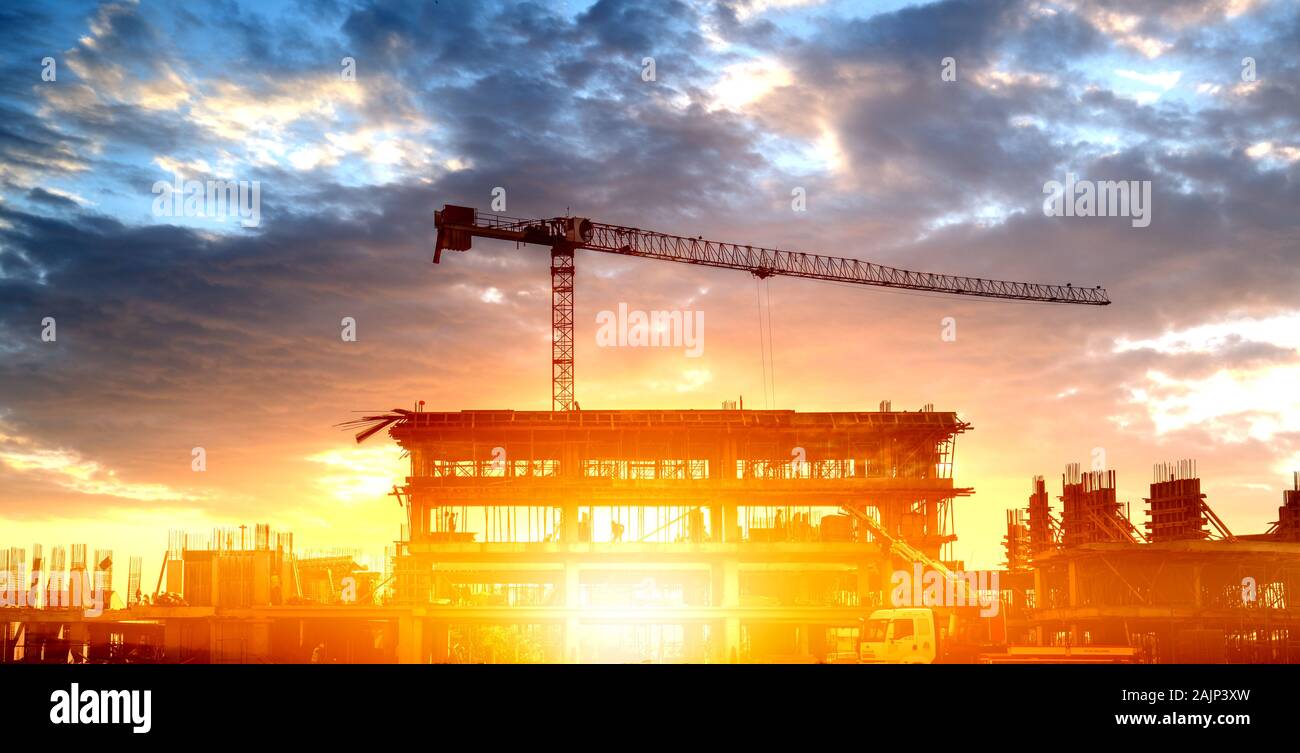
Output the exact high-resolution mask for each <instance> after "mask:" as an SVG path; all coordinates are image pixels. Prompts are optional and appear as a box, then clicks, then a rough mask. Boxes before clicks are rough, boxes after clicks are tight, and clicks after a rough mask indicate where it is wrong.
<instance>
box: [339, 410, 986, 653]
mask: <svg viewBox="0 0 1300 753" xmlns="http://www.w3.org/2000/svg"><path fill="white" fill-rule="evenodd" d="M357 424H358V425H359V426H363V427H366V428H365V431H363V432H362V433H361V434H360V435H358V438H359V439H361V438H364V437H365V436H369V435H370V434H373V433H375V432H376V431H379V430H381V429H383V428H388V430H389V433H390V435H391V436H392V438H393V439H394V440H396V441H397V442H398V444H400V445H401V446H402V448H403V449H404V450H405V451H406V452H407V453H408V454H409V458H410V468H411V473H410V476H409V477H408V478H407V479H406V483H405V484H404V485H403V486H402V487H400V488H398V489H395V495H396V496H397V497H398V500H399V501H400V502H401V503H402V505H403V508H404V512H405V514H406V521H407V522H406V525H404V526H403V532H402V536H401V540H400V541H399V542H398V547H397V552H396V557H395V561H394V571H395V575H394V577H395V588H394V601H395V603H396V604H398V605H401V606H409V607H413V608H417V612H418V614H420V615H422V618H421V619H422V620H423V627H422V630H423V634H422V639H421V643H420V654H419V655H418V656H416V657H406V658H405V660H415V661H451V660H502V657H505V660H536V661H584V662H586V661H748V660H755V661H759V660H761V661H782V660H790V661H813V660H818V659H823V658H825V657H826V656H827V655H829V654H833V653H837V652H841V651H854V650H856V639H857V630H858V627H859V625H860V620H861V619H862V618H863V617H865V616H866V615H867V614H868V613H869V612H870V610H871V609H872V608H875V607H878V606H880V605H882V604H883V602H884V597H885V593H884V591H885V589H886V587H887V584H888V580H889V575H890V572H892V570H893V567H892V566H891V563H890V562H889V557H888V555H887V554H883V553H882V547H881V546H880V544H879V542H877V541H876V540H875V539H876V537H875V536H874V535H873V534H872V533H871V532H870V531H869V529H870V528H871V527H872V526H864V525H863V524H862V522H861V521H860V520H859V519H858V518H857V517H856V516H857V515H866V516H869V518H870V519H871V521H872V522H873V523H875V524H876V525H878V526H879V530H881V531H884V532H888V535H889V536H896V537H899V538H902V539H905V540H906V541H907V542H909V543H910V544H911V545H912V546H914V547H915V548H916V549H918V550H920V551H922V552H924V553H925V554H926V555H928V556H930V557H932V558H941V557H942V554H943V553H944V551H945V550H946V549H947V548H948V547H946V545H948V544H950V543H951V542H952V541H953V539H954V538H955V536H954V535H953V533H952V516H951V513H952V510H951V503H952V501H953V500H954V499H956V498H958V497H961V496H964V495H966V494H969V493H970V491H971V490H970V489H966V488H961V487H957V486H956V485H955V484H954V482H953V478H952V464H953V453H954V449H955V440H956V437H957V436H958V435H959V434H961V433H962V432H964V431H966V430H968V429H969V428H970V427H969V425H968V424H966V423H965V422H963V421H961V420H960V419H959V418H958V417H957V415H956V414H955V413H942V412H933V411H918V412H902V411H899V412H895V411H885V412H844V413H796V412H794V411H755V410H717V411H689V410H685V411H683V410H638V411H569V412H550V411H545V412H543V411H538V412H525V411H461V412H451V413H440V412H419V411H402V412H398V413H393V414H387V415H384V416H373V417H367V418H366V419H363V420H361V421H358V422H357ZM886 551H887V549H886ZM909 564H910V563H909Z"/></svg>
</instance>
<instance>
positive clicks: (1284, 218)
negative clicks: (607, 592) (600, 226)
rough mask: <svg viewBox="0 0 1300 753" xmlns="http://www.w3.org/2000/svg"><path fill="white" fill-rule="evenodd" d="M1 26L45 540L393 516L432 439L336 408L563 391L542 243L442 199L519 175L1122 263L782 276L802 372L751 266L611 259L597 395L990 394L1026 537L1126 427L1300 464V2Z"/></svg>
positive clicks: (189, 15) (648, 213) (277, 13)
mask: <svg viewBox="0 0 1300 753" xmlns="http://www.w3.org/2000/svg"><path fill="white" fill-rule="evenodd" d="M868 5H873V6H876V5H877V4H868ZM0 26H3V27H4V28H5V29H6V38H7V39H8V40H9V41H10V44H9V45H7V48H6V50H4V51H3V52H2V53H0V54H2V55H3V56H4V60H5V63H6V65H5V66H4V67H3V69H2V70H3V73H0V505H3V507H0V525H9V526H10V530H13V531H19V530H21V531H22V533H23V535H27V534H30V535H32V536H36V537H40V536H44V537H46V538H47V540H49V541H50V543H57V542H55V541H54V539H55V538H56V537H59V536H62V535H63V534H62V533H60V531H63V530H72V529H69V528H67V527H66V526H67V525H68V523H67V521H69V520H74V521H75V520H82V521H92V520H97V519H102V518H103V517H104V516H109V515H116V516H120V519H121V520H131V521H135V522H136V523H138V525H136V527H137V528H139V529H140V530H141V531H142V533H141V534H140V536H139V538H138V539H137V540H133V541H130V542H126V543H125V544H123V545H131V546H137V545H138V546H140V547H155V548H156V546H158V545H159V544H160V537H161V535H162V533H161V531H162V529H165V528H167V527H172V526H201V525H207V524H208V523H210V522H213V521H218V522H241V521H251V520H252V519H254V518H257V519H266V518H270V519H272V522H274V523H276V524H277V525H278V526H280V527H283V528H296V529H298V530H299V532H300V535H301V536H304V537H306V538H308V539H310V540H312V541H314V542H318V543H319V544H321V545H335V544H339V545H350V546H365V547H369V548H372V549H378V548H379V547H381V546H382V545H383V544H384V543H385V542H386V541H389V540H391V538H392V535H393V532H394V530H395V526H396V525H397V522H398V521H399V519H400V518H399V515H398V512H400V510H399V509H398V508H397V507H396V505H395V504H394V503H393V501H392V500H390V499H387V498H386V497H385V496H384V494H385V492H386V491H387V490H388V489H390V488H391V485H392V481H394V480H395V479H394V478H393V476H395V475H397V474H400V470H399V469H400V459H398V458H397V457H396V452H395V450H394V449H393V448H392V447H391V446H389V445H387V444H385V443H383V442H382V439H378V440H372V441H373V442H375V444H374V445H373V446H370V445H367V446H365V447H363V448H360V449H356V448H353V447H351V446H350V445H349V441H350V440H349V438H348V437H347V436H346V435H344V434H342V433H341V432H339V431H338V430H337V429H336V428H334V424H336V423H338V422H339V421H342V420H345V419H347V418H349V417H350V416H352V415H353V412H354V411H359V410H371V409H385V408H390V407H393V406H406V405H410V404H412V403H413V402H414V401H415V400H417V399H424V400H426V401H428V407H429V408H431V409H440V410H456V409H461V408H503V407H504V408H518V409H537V408H543V407H546V406H547V405H548V404H549V402H548V401H549V390H548V386H547V379H548V378H549V367H548V358H549V336H550V330H549V321H550V319H549V303H550V298H549V296H550V294H549V278H548V275H547V272H546V269H547V263H548V259H547V257H546V255H545V253H544V251H543V250H539V249H530V248H522V249H516V248H514V247H512V246H509V245H507V244H499V243H482V244H479V245H477V246H476V247H475V249H474V250H473V251H472V252H471V253H469V254H447V255H445V257H444V259H443V262H442V264H441V265H440V266H438V267H433V266H431V265H430V264H429V260H430V257H431V252H432V244H433V227H432V212H433V210H434V209H435V208H438V207H440V206H441V205H442V204H444V203H460V204H468V205H475V206H479V207H482V208H487V207H488V205H489V203H490V202H491V201H492V199H493V196H494V195H495V194H494V192H495V191H496V189H498V188H500V189H504V190H505V195H506V198H507V204H508V206H507V209H506V213H507V214H510V215H514V216H556V215H560V214H564V213H565V212H566V211H569V212H573V213H575V214H580V215H585V216H591V217H594V218H597V219H599V220H602V221H607V222H614V223H621V224H628V225H635V226H641V227H647V228H652V229H658V230H663V231H665V232H673V233H678V234H682V235H690V236H696V235H704V236H706V237H714V238H719V239H724V240H735V241H740V242H747V243H754V244H762V245H770V246H779V247H783V248H790V249H793V250H807V251H815V252H821V253H831V254H837V255H845V256H857V257H861V258H868V259H871V260H874V261H881V262H885V263H891V264H896V265H899V266H905V267H909V268H918V269H924V270H938V271H950V272H954V273H960V274H968V275H975V276H983V277H996V278H1005V279H1024V280H1031V281H1042V282H1070V283H1073V284H1076V285H1097V284H1101V285H1104V286H1106V287H1107V288H1108V289H1109V291H1110V292H1111V295H1112V298H1113V299H1114V301H1115V303H1114V305H1112V306H1110V307H1108V308H1106V309H1091V308H1089V309H1065V308H1060V307H1045V306H1032V305H1021V304H1012V303H998V302H986V301H971V300H950V299H943V298H932V297H926V296H916V295H905V294H899V293H897V292H890V291H879V290H871V289H854V288H848V287H844V286H836V285H819V284H816V283H812V282H807V281H796V280H781V279H778V280H770V281H768V282H765V283H762V285H761V286H760V289H759V291H757V292H758V294H762V295H765V296H766V295H768V294H770V301H771V312H772V321H773V338H772V339H773V345H774V346H775V359H774V366H775V373H774V374H773V375H772V376H771V379H770V380H769V381H768V382H767V384H766V385H765V384H764V379H763V377H762V373H763V372H762V369H761V365H760V364H761V355H760V351H759V347H760V346H759V343H758V324H757V321H756V320H757V317H758V309H757V308H756V306H755V300H756V291H755V290H754V289H753V288H754V287H755V283H754V282H753V281H751V279H750V278H747V277H745V276H743V275H737V274H735V273H728V272H725V271H717V270H706V269H701V268H696V267H688V266H675V265H668V264H661V263H655V262H647V261H642V260H636V259H628V258H621V257H599V256H597V255H593V254H588V255H582V256H581V257H580V258H579V261H578V265H579V272H578V293H577V301H578V315H579V321H578V338H579V340H578V346H579V347H578V372H577V373H578V392H579V396H580V400H581V403H582V404H583V406H584V407H616V408H622V407H626V408H632V407H651V406H654V407H685V408H692V407H693V408H711V407H716V406H717V405H718V403H719V402H720V401H721V400H730V399H735V398H736V397H737V396H738V395H740V394H744V395H745V397H746V400H747V405H761V404H763V403H764V402H766V403H774V404H776V405H779V406H780V407H789V408H798V409H800V410H827V409H868V408H871V407H873V406H875V405H876V404H877V402H878V401H879V400H881V399H884V398H890V399H892V400H893V403H894V405H895V406H897V407H912V408H915V407H919V406H920V405H922V404H924V403H934V404H935V405H936V406H937V407H939V408H940V409H957V410H959V411H961V412H962V413H963V414H964V415H967V416H969V417H970V418H971V420H972V421H973V422H974V424H975V426H976V430H975V432H974V433H973V434H972V435H971V436H969V437H965V438H963V439H962V441H961V448H960V452H959V455H958V464H957V474H958V476H959V478H960V479H961V480H962V481H963V482H964V483H966V484H969V485H973V486H975V487H976V488H977V489H978V491H979V494H978V495H977V496H976V497H975V498H973V499H972V500H969V501H963V502H962V503H961V504H962V509H963V511H964V512H963V513H962V514H961V521H962V527H961V530H960V533H961V537H962V538H961V540H960V541H959V542H958V544H957V549H956V552H955V554H956V555H957V556H958V557H964V558H966V559H968V560H970V561H973V562H977V563H979V564H993V563H995V562H996V561H997V560H998V558H999V553H998V541H999V536H1000V532H999V531H998V528H999V526H1000V525H1001V521H1002V519H1003V518H1002V512H1001V511H1002V509H1003V508H1005V507H1008V506H1012V505H1019V504H1023V501H1024V497H1025V495H1026V494H1028V479H1029V477H1030V476H1031V475H1033V474H1035V473H1047V474H1049V475H1050V474H1051V473H1052V472H1053V471H1054V470H1055V469H1057V468H1059V467H1060V466H1062V465H1063V464H1064V463H1066V462H1070V461H1077V460H1085V461H1086V460H1087V459H1088V458H1089V457H1090V456H1091V454H1092V451H1093V449H1094V448H1104V450H1105V454H1106V457H1107V459H1108V462H1109V464H1110V465H1111V467H1114V468H1117V469H1118V470H1119V471H1120V479H1121V496H1122V497H1125V498H1127V499H1132V500H1134V501H1137V500H1139V499H1140V498H1141V497H1142V496H1143V494H1144V493H1145V483H1146V480H1147V476H1148V474H1147V468H1148V467H1149V466H1150V464H1151V463H1154V462H1158V461H1163V460H1168V459H1172V458H1177V457H1184V456H1194V457H1197V458H1198V459H1199V460H1200V468H1201V470H1202V471H1203V473H1204V475H1205V477H1206V488H1207V489H1208V491H1209V493H1210V502H1211V504H1212V505H1214V506H1215V508H1216V509H1217V510H1218V511H1219V513H1220V514H1221V516H1222V517H1224V518H1225V519H1226V520H1227V521H1228V522H1229V524H1230V525H1232V526H1233V527H1234V528H1240V529H1243V530H1248V531H1249V530H1262V529H1263V528H1264V527H1265V525H1266V523H1267V521H1269V520H1271V519H1272V518H1271V517H1270V516H1271V515H1273V514H1275V508H1276V506H1277V503H1278V495H1277V492H1276V489H1277V488H1278V486H1279V485H1280V483H1281V482H1282V480H1283V479H1282V476H1281V475H1280V474H1281V473H1282V472H1284V471H1286V470H1289V468H1290V466H1291V465H1292V464H1295V463H1296V462H1300V431H1298V430H1297V426H1296V424H1297V421H1300V403H1298V402H1297V400H1296V399H1295V397H1294V395H1295V394H1296V389H1295V386H1296V383H1297V380H1300V341H1297V338H1296V336H1295V334H1294V333H1295V332H1296V331H1297V328H1296V323H1297V321H1300V306H1298V305H1297V303H1296V297H1295V290H1296V289H1297V286H1298V284H1300V263H1298V262H1300V243H1298V242H1297V241H1298V240H1300V213H1298V212H1297V211H1296V208H1297V207H1298V206H1300V139H1298V137H1297V134H1300V68H1298V66H1297V62H1296V57H1295V50H1296V49H1298V48H1300V12H1298V11H1297V9H1296V8H1295V6H1294V5H1293V4H1289V3H1284V2H1263V1H1261V2H1249V1H1247V0H1221V1H1219V2H1209V1H1207V2H1199V3H1181V2H1160V1H1156V0H1151V1H1150V2H1137V3H1135V2H1118V1H1116V2H1099V1H1093V0H1059V1H1056V2H1047V1H1046V0H1023V1H1017V0H999V1H998V2H975V1H974V0H971V1H969V2H959V1H956V0H953V1H950V2H938V3H931V4H924V5H917V6H908V5H906V4H905V3H902V2H887V3H880V4H878V7H876V8H874V9H873V8H868V7H867V6H866V5H863V4H858V3H848V2H834V1H829V2H797V1H791V0H780V1H762V0H745V1H744V2H717V3H711V2H703V1H696V0H691V1H689V2H687V1H686V0H683V1H682V2H671V3H662V2H650V1H649V0H646V1H645V2H636V1H628V2H617V1H613V0H599V1H598V2H594V3H586V2H580V3H569V4H551V3H534V2H523V3H502V2H477V1H475V2H469V1H467V2H463V3H457V2H448V1H447V0H443V2H440V3H427V2H415V1H412V2H381V1H375V2H303V3H238V2H237V3H226V4H220V5H216V6H213V7H211V8H205V10H204V11H203V13H201V14H200V13H197V12H193V11H189V10H185V9H184V8H183V7H182V6H180V5H173V4H167V3H161V2H145V3H139V4H137V3H131V2H119V3H104V4H101V5H94V4H86V5H77V4H70V5H64V4H60V5H58V6H57V7H56V8H54V9H51V10H8V9H7V10H4V11H0ZM47 57H48V58H52V59H53V61H54V63H55V67H54V69H53V70H54V71H55V72H56V75H55V76H53V77H52V80H51V77H50V76H48V75H46V74H45V73H44V71H45V70H46V69H47V68H48V66H45V65H44V64H43V63H42V61H43V60H44V59H45V58H47ZM949 58H951V64H948V63H945V60H946V59H949ZM946 68H947V69H950V70H951V71H952V74H953V75H951V76H945V75H944V71H945V69H946ZM651 71H652V72H653V75H650V73H651ZM1071 174H1073V175H1075V176H1077V177H1078V178H1080V179H1085V180H1091V181H1150V182H1151V189H1152V191H1151V193H1152V206H1151V220H1152V221H1151V223H1150V226H1149V227H1141V228H1139V227H1134V226H1133V224H1132V223H1130V222H1129V220H1128V218H1126V217H1048V216H1045V215H1044V212H1043V209H1042V207H1043V201H1044V198H1045V195H1044V191H1043V189H1044V185H1045V183H1047V182H1048V181H1053V180H1055V181H1065V180H1066V179H1067V176H1068V175H1071ZM177 180H181V181H184V180H200V181H221V182H225V181H231V182H233V184H241V183H242V184H243V185H245V186H248V185H250V184H251V183H252V182H254V181H256V182H257V184H258V186H259V193H258V197H259V204H258V211H259V222H257V223H256V224H241V223H240V221H239V217H234V216H230V217H225V218H224V221H222V218H213V217H210V216H198V215H197V214H196V213H194V212H189V211H181V212H171V213H165V214H164V215H163V216H159V215H158V213H157V212H156V211H155V209H156V206H157V205H156V203H155V202H156V198H157V190H156V188H155V184H156V183H157V182H159V181H162V182H165V183H168V184H172V183H173V181H177ZM797 189H802V193H803V195H804V196H805V197H806V210H807V211H803V212H796V211H793V210H792V203H791V200H792V196H793V195H794V193H797ZM180 206H181V207H182V208H183V204H180ZM764 300H768V299H766V298H764ZM619 303H628V304H629V305H630V306H631V307H632V308H636V309H644V310H653V309H664V308H693V309H698V310H701V311H704V312H705V314H706V315H707V320H706V321H707V332H706V340H705V343H706V344H705V349H704V353H703V355H702V356H701V357H700V358H698V359H697V358H691V359H687V358H686V357H685V356H684V355H683V354H682V353H681V352H680V351H674V350H670V349H618V348H597V347H595V344H594V331H595V325H594V320H593V317H594V313H595V312H597V311H601V310H605V309H614V308H616V307H617V306H618V304H619ZM947 317H952V318H953V319H954V320H955V321H956V327H957V329H956V331H957V339H956V340H955V341H946V340H943V339H941V337H940V333H941V327H942V325H941V322H942V321H944V320H945V319H946V318H947ZM345 318H350V319H351V320H352V321H354V322H355V323H356V328H357V334H358V336H357V339H356V341H355V342H347V341H345V340H344V339H343V338H342V337H341V336H340V332H341V330H342V329H343V327H344V321H345ZM47 320H53V322H54V332H56V336H55V337H53V338H51V337H48V336H47V334H48V331H49V330H50V326H49V325H48V324H46V321H47ZM765 392H766V395H765ZM771 392H775V395H772V394H771ZM196 448H202V449H203V450H204V452H205V454H206V458H207V468H206V470H203V471H196V470H194V469H193V468H192V458H193V451H194V450H195V449H196ZM19 521H22V522H23V526H24V527H22V528H18V527H15V526H16V525H17V523H18V522H19ZM42 521H44V522H45V524H46V525H47V528H45V529H42V528H41V527H40V526H41V524H42ZM52 521H61V522H60V524H59V526H55V525H54V524H53V522H52ZM359 537H360V538H361V539H364V540H358V538H359ZM8 543H19V542H0V545H3V544H8ZM97 543H98V542H97ZM105 543H109V542H105Z"/></svg>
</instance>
